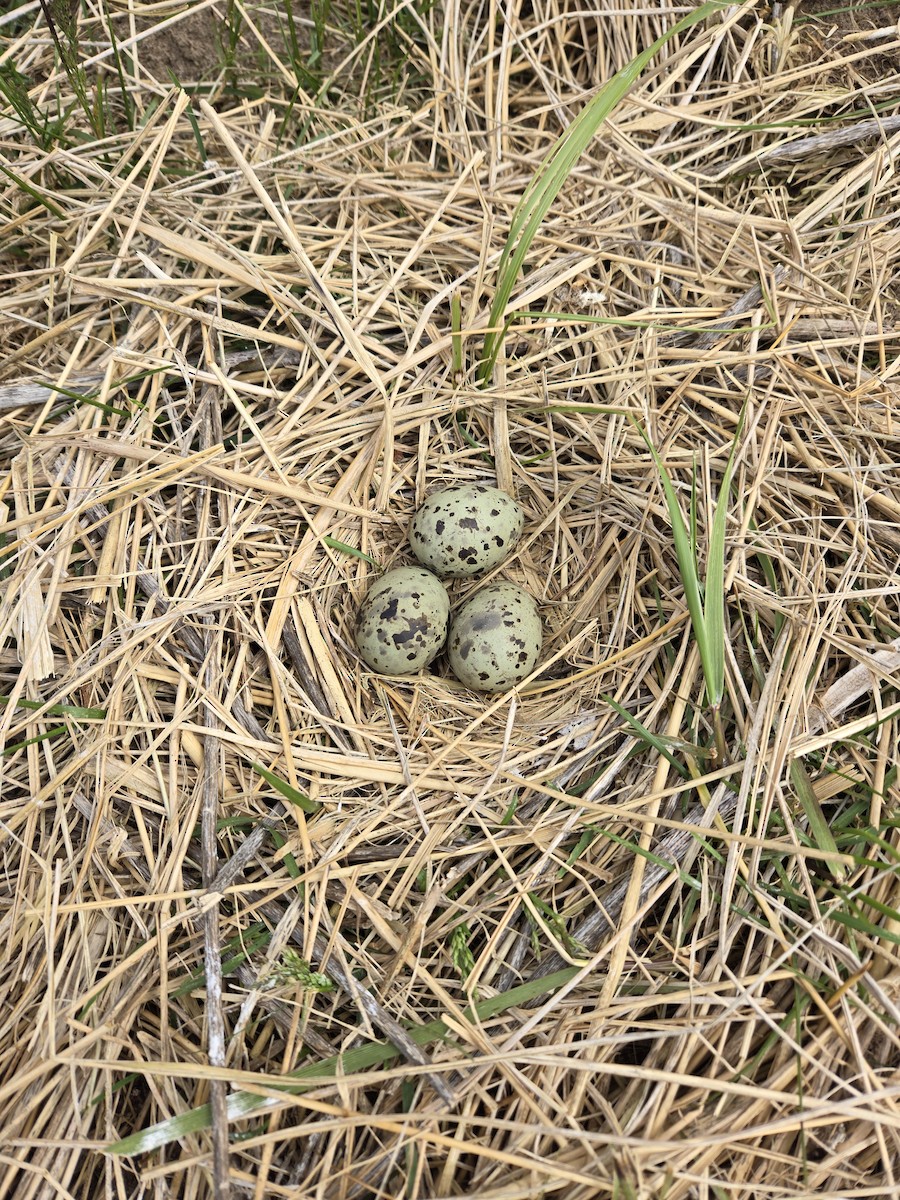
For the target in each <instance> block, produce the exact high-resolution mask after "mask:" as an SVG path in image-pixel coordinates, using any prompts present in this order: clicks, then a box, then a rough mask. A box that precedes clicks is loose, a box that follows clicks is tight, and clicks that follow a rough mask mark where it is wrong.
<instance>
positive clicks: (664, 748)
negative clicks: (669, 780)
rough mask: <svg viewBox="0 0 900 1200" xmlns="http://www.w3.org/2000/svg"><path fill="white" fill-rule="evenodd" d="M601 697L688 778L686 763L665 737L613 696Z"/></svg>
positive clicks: (642, 739) (682, 776) (636, 735)
mask: <svg viewBox="0 0 900 1200" xmlns="http://www.w3.org/2000/svg"><path fill="white" fill-rule="evenodd" d="M601 699H603V700H605V701H606V703H607V704H608V705H609V706H610V708H614V709H615V710H616V712H617V713H618V714H619V716H620V717H621V718H622V720H623V721H626V722H627V723H628V724H629V725H630V726H631V728H632V729H633V730H634V734H635V737H639V738H640V739H641V741H642V742H646V743H647V745H648V746H652V747H653V749H654V750H655V751H656V752H657V754H661V755H662V756H663V758H665V759H668V761H669V762H670V763H671V764H672V766H673V767H674V768H675V770H676V771H677V772H678V774H679V775H680V776H681V778H682V779H687V776H688V772H687V769H686V767H685V765H684V763H680V762H679V761H678V759H677V758H676V757H675V755H674V754H673V753H672V751H671V750H670V749H669V747H668V745H667V744H666V741H665V739H664V738H661V737H658V736H657V735H656V734H655V733H653V731H652V730H650V729H648V728H647V726H646V725H643V724H642V723H641V722H640V721H639V720H638V719H637V717H635V716H632V714H631V713H630V712H629V711H628V709H627V708H623V707H622V705H621V704H619V703H617V702H616V701H615V700H613V698H612V696H607V695H603V696H602V697H601Z"/></svg>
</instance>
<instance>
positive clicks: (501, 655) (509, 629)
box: [447, 583, 542, 692]
mask: <svg viewBox="0 0 900 1200" xmlns="http://www.w3.org/2000/svg"><path fill="white" fill-rule="evenodd" d="M541 641H542V635H541V617H540V613H539V612H538V607H537V604H536V603H535V601H534V599H533V598H532V597H531V596H529V594H528V592H526V591H524V590H523V589H522V588H520V587H519V586H518V584H515V583H488V584H485V586H484V587H483V588H479V589H478V591H477V592H476V593H475V594H474V596H471V597H470V598H469V599H468V600H467V601H466V603H465V604H464V605H463V606H462V608H460V610H459V612H458V613H457V614H456V616H455V617H454V619H453V623H452V624H451V626H450V639H449V641H448V643H447V651H448V655H449V659H450V669H451V671H452V672H453V674H454V675H455V676H456V678H457V679H458V680H459V681H460V683H463V684H465V685H466V687H469V688H474V689H475V690H476V691H479V692H505V691H507V690H508V689H509V688H511V687H513V686H514V685H515V684H517V683H519V682H520V681H521V680H523V679H524V678H525V676H526V675H530V674H531V672H532V671H533V670H534V668H535V666H536V665H537V661H538V658H539V657H540V653H541Z"/></svg>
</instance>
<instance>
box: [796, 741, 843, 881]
mask: <svg viewBox="0 0 900 1200" xmlns="http://www.w3.org/2000/svg"><path fill="white" fill-rule="evenodd" d="M790 776H791V783H792V785H793V788H794V791H795V792H796V793H797V799H798V800H799V801H800V807H801V808H802V809H803V812H804V813H805V814H806V819H807V821H808V822H809V833H810V837H811V838H812V840H813V844H814V845H815V846H817V847H818V848H819V849H820V850H827V851H828V853H829V854H839V853H840V851H839V850H838V847H837V842H836V841H835V840H834V835H833V834H832V832H831V826H830V825H829V824H828V819H827V817H826V816H825V813H824V812H823V811H822V806H821V804H820V803H819V798H818V796H817V795H816V791H815V788H814V787H813V785H812V781H811V780H810V778H809V776H808V775H807V773H806V768H805V767H804V766H803V763H802V762H801V760H800V759H799V758H795V759H794V760H793V762H792V763H791V765H790ZM826 861H827V860H826ZM828 870H829V871H830V872H831V874H832V876H833V878H835V879H838V880H841V879H843V878H844V866H843V864H842V863H841V862H839V861H837V860H832V861H830V862H828Z"/></svg>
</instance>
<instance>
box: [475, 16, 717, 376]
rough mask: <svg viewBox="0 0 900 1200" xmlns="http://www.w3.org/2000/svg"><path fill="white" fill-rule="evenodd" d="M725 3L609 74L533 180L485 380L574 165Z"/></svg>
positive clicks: (495, 317)
mask: <svg viewBox="0 0 900 1200" xmlns="http://www.w3.org/2000/svg"><path fill="white" fill-rule="evenodd" d="M725 7H726V0H708V2H707V3H705V4H701V5H699V6H698V7H697V8H696V9H694V11H693V12H690V13H688V14H687V15H686V16H684V17H682V18H681V20H680V21H676V22H675V24H674V25H673V26H672V28H671V29H670V30H668V31H667V32H666V33H664V34H663V35H662V36H661V37H658V38H657V39H656V41H655V42H653V43H651V45H649V46H648V47H647V48H646V49H645V50H642V51H641V53H640V54H638V55H637V57H636V58H634V59H633V60H632V61H631V62H630V63H628V64H627V65H626V66H624V67H622V68H621V70H619V71H617V72H616V73H615V75H613V77H612V78H611V79H609V80H607V82H606V83H605V84H603V86H602V87H601V88H600V90H599V91H598V92H597V94H596V95H595V96H594V97H593V98H592V99H591V100H589V101H588V103H587V104H586V105H585V106H584V108H583V109H582V110H581V112H580V113H579V114H578V116H577V117H576V118H575V120H574V121H573V122H572V124H571V125H570V126H569V128H568V129H567V130H566V131H565V133H564V134H563V135H562V137H561V138H560V139H559V141H558V142H557V143H556V145H555V147H554V148H553V150H552V151H551V152H550V154H549V155H548V157H547V158H546V160H545V161H544V163H543V164H542V166H541V167H540V169H539V170H538V172H537V174H536V175H535V176H534V178H533V179H532V181H531V183H530V184H529V185H528V187H527V189H526V191H525V194H524V195H523V196H522V199H521V200H520V201H519V203H518V205H517V207H516V211H515V212H514V213H513V218H512V222H511V224H510V228H509V234H508V236H507V239H506V245H505V246H504V248H503V253H502V255H501V257H500V265H499V267H498V268H497V288H496V291H495V292H494V300H493V303H492V304H491V311H490V316H489V318H488V326H489V329H488V333H487V334H486V335H485V339H484V347H483V350H482V355H481V362H480V364H479V368H478V378H479V380H480V382H481V383H482V385H484V386H486V385H487V384H489V383H490V381H491V378H492V376H493V373H494V367H495V365H496V362H497V356H498V355H499V353H500V347H501V345H502V344H503V338H504V334H505V319H506V310H507V307H508V305H509V301H510V298H511V296H512V293H513V288H514V287H515V285H516V281H517V280H518V278H519V273H520V271H521V270H522V267H523V266H524V264H525V259H526V257H527V255H528V251H529V249H530V248H531V243H532V242H533V241H534V239H535V236H536V235H537V232H538V230H539V229H540V227H541V224H542V223H543V220H544V217H545V216H546V215H547V213H548V212H549V210H550V207H551V205H552V204H553V201H554V200H555V199H556V197H557V195H558V194H559V191H560V189H561V188H562V186H563V184H564V183H565V181H566V179H568V177H569V173H570V172H571V170H572V168H573V166H574V165H575V163H576V162H577V161H578V159H579V158H580V157H581V155H582V154H583V153H584V152H585V150H586V149H587V148H588V146H589V145H590V143H591V142H592V141H593V139H594V137H595V135H596V133H597V131H598V129H599V128H600V127H601V125H602V124H603V122H604V121H605V120H606V118H607V117H608V116H609V115H610V113H611V112H612V111H613V109H615V108H616V106H617V105H618V104H619V103H620V102H621V101H622V100H623V99H624V98H625V96H626V95H627V94H628V92H629V91H630V90H631V88H632V86H633V85H634V83H635V82H636V80H637V79H638V76H639V75H640V74H641V72H642V71H643V70H644V68H645V67H647V66H648V65H649V64H650V62H651V61H652V60H653V58H654V57H655V56H656V55H657V54H658V53H659V52H660V50H662V48H663V47H664V46H665V45H666V44H667V43H668V42H669V41H670V40H671V39H672V38H673V37H675V36H676V35H677V34H680V33H684V32H685V30H687V29H690V28H691V27H692V26H694V25H697V24H699V22H701V21H705V20H706V19H707V17H711V16H712V15H713V14H714V13H717V12H719V11H721V10H722V9H723V8H725Z"/></svg>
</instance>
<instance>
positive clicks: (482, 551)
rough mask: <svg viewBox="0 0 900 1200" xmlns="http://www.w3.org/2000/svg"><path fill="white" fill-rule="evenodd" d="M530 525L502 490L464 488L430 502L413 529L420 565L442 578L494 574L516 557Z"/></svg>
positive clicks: (411, 539) (472, 485)
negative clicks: (516, 548) (514, 553)
mask: <svg viewBox="0 0 900 1200" xmlns="http://www.w3.org/2000/svg"><path fill="white" fill-rule="evenodd" d="M524 523H525V518H524V514H523V513H522V510H521V508H520V507H519V505H518V504H517V503H516V502H515V500H513V498H512V496H508V495H507V494H506V492H501V491H500V489H499V488H495V487H490V486H488V484H485V483H464V484H457V485H455V486H454V487H448V488H444V489H442V490H441V491H439V492H434V493H433V494H432V495H430V496H429V497H428V499H427V500H426V501H425V503H424V504H423V505H422V507H421V508H420V509H419V510H418V512H417V513H416V515H415V516H414V517H413V519H412V521H411V522H410V526H409V544H410V545H411V546H412V551H413V554H415V556H416V558H417V559H418V560H419V562H420V563H421V564H422V565H423V566H425V567H430V568H431V570H432V571H434V572H435V573H436V574H437V575H440V576H441V578H442V579H460V578H463V577H465V576H467V575H477V574H479V573H480V572H481V571H489V570H491V568H492V567H496V566H497V565H498V564H499V563H501V562H503V560H504V559H505V558H506V557H507V556H508V555H509V554H510V553H511V551H512V549H513V547H514V546H515V544H516V542H518V540H519V538H520V537H521V534H522V527H523V525H524Z"/></svg>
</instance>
